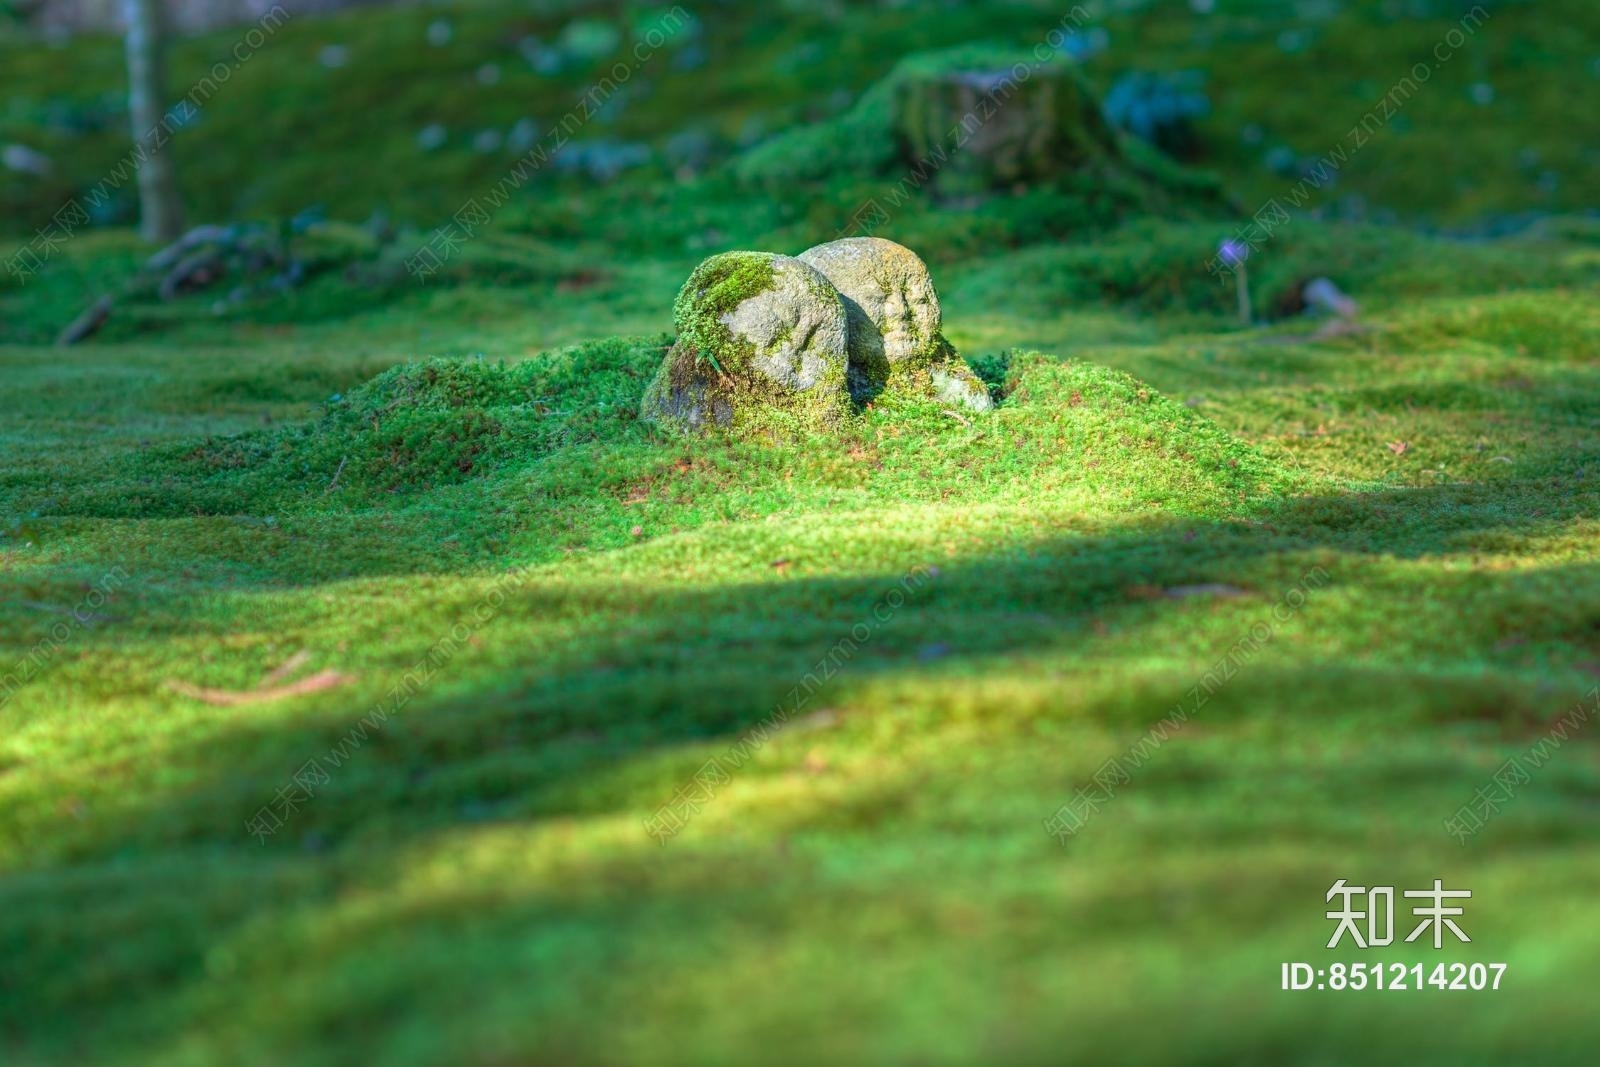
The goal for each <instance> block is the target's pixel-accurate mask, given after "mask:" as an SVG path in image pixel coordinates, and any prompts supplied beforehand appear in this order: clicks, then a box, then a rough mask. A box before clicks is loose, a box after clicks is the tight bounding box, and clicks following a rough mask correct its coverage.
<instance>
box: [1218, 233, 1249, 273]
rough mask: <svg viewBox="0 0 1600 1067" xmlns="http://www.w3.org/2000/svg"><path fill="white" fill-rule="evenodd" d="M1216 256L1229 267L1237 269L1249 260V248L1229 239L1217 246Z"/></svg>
mask: <svg viewBox="0 0 1600 1067" xmlns="http://www.w3.org/2000/svg"><path fill="white" fill-rule="evenodd" d="M1217 255H1218V256H1220V257H1222V261H1223V262H1224V263H1226V264H1227V265H1228V266H1230V267H1237V266H1239V265H1240V264H1241V263H1243V262H1244V261H1245V260H1247V259H1249V258H1250V246H1249V245H1247V244H1245V243H1244V242H1243V241H1235V240H1233V239H1232V238H1229V239H1228V240H1226V241H1223V242H1222V243H1221V244H1220V245H1218V246H1217Z"/></svg>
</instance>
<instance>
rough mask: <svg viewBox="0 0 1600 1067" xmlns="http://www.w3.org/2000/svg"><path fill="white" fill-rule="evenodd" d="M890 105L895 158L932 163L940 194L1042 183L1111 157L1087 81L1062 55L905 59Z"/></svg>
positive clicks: (1112, 140)
mask: <svg viewBox="0 0 1600 1067" xmlns="http://www.w3.org/2000/svg"><path fill="white" fill-rule="evenodd" d="M893 103H894V119H893V122H894V132H895V137H896V140H897V142H898V145H899V149H900V153H901V156H902V162H903V163H904V164H905V165H906V166H907V167H908V168H916V167H919V166H920V167H933V168H936V170H937V174H936V177H935V179H934V182H935V185H936V187H937V188H938V189H939V190H940V191H941V192H944V193H947V194H956V193H975V192H982V191H985V190H988V189H998V188H1009V187H1011V186H1015V185H1018V184H1033V183H1036V182H1046V181H1050V180H1053V179H1055V178H1058V177H1060V176H1061V175H1062V174H1065V173H1072V172H1075V171H1079V170H1083V169H1086V168H1089V169H1095V168H1098V167H1100V166H1102V165H1104V164H1107V163H1110V162H1114V161H1115V160H1117V159H1118V158H1119V156H1120V151H1119V148H1118V139H1117V136H1116V133H1115V131H1114V130H1113V129H1112V128H1111V126H1110V124H1109V123H1108V122H1107V121H1106V119H1105V116H1104V115H1103V114H1102V113H1101V109H1100V103H1099V100H1098V99H1097V98H1096V96H1095V94H1094V91H1093V89H1092V88H1090V86H1089V85H1088V83H1087V82H1086V81H1085V80H1084V78H1083V75H1082V74H1080V73H1079V71H1078V70H1077V68H1076V67H1075V66H1073V65H1072V64H1071V63H1069V62H1066V61H1064V60H1056V61H1051V62H1047V63H1044V64H1037V63H1031V62H1020V61H1019V62H1015V63H1012V64H1006V63H1004V61H1003V60H1002V59H1000V58H999V57H989V59H988V61H985V59H984V58H983V57H981V56H979V55H976V54H974V55H973V56H972V57H971V58H970V59H968V60H966V61H965V62H947V63H943V64H928V65H913V66H910V67H909V68H908V69H907V70H906V71H905V73H904V75H903V76H902V77H901V79H900V80H899V81H898V83H897V84H896V86H895V92H894V97H893Z"/></svg>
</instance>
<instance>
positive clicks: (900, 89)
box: [734, 45, 1222, 213]
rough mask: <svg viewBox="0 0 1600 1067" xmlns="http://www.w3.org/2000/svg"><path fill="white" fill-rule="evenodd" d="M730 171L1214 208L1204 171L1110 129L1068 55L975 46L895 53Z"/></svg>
mask: <svg viewBox="0 0 1600 1067" xmlns="http://www.w3.org/2000/svg"><path fill="white" fill-rule="evenodd" d="M734 170H735V173H736V174H737V176H738V177H739V178H740V179H742V180H744V181H746V182H748V183H752V184H758V185H762V186H766V187H777V186H783V185H792V184H794V183H822V182H828V181H833V180H837V179H840V178H843V177H856V178H870V177H887V176H891V175H894V174H896V173H899V174H901V175H903V176H908V177H910V178H911V179H912V185H913V188H914V189H921V188H923V187H924V186H930V185H931V187H932V188H933V189H934V190H935V192H937V193H939V194H942V195H966V194H971V193H978V192H985V191H991V190H1015V189H1017V188H1019V187H1039V188H1053V189H1058V190H1061V191H1066V192H1076V193H1079V194H1081V195H1084V196H1091V195H1092V196H1094V197H1095V198H1096V199H1097V200H1103V198H1104V196H1105V194H1106V193H1107V192H1108V191H1109V192H1111V193H1114V194H1115V201H1116V204H1117V206H1118V207H1120V208H1123V209H1127V212H1132V211H1136V210H1140V209H1143V210H1157V209H1167V210H1173V209H1178V208H1182V207H1184V206H1186V205H1188V206H1192V207H1195V208H1205V209H1211V210H1215V209H1217V208H1219V207H1220V206H1222V195H1221V190H1220V186H1219V185H1218V183H1217V181H1216V179H1214V178H1212V177H1211V176H1209V175H1206V174H1201V173H1197V172H1193V171H1188V170H1185V169H1184V168H1182V167H1180V166H1178V165H1177V164H1176V163H1174V162H1173V161H1172V160H1170V159H1167V158H1166V157H1164V156H1162V155H1161V154H1160V153H1159V152H1158V151H1156V150H1154V149H1152V148H1150V147H1149V146H1147V145H1144V144H1143V143H1141V142H1138V141H1137V140H1136V139H1134V138H1130V137H1128V136H1126V135H1124V134H1122V133H1120V132H1119V131H1117V130H1115V129H1114V128H1113V127H1111V125H1110V124H1109V123H1107V122H1106V120H1105V118H1104V116H1103V113H1102V110H1101V105H1100V101H1099V99H1098V98H1097V96H1096V95H1095V93H1094V90H1093V89H1092V87H1090V85H1089V84H1088V82H1087V81H1086V80H1085V79H1084V78H1083V76H1082V74H1081V73H1080V72H1079V70H1078V69H1077V67H1076V65H1075V64H1074V63H1073V62H1072V61H1071V60H1070V59H1068V58H1066V57H1064V56H1050V57H1047V58H1046V59H1045V60H1043V61H1040V60H1039V59H1038V58H1037V56H1036V55H1035V54H1034V53H1032V52H1026V51H1023V52H1019V51H1016V50H1013V49H1006V48H998V47H993V46H981V45H979V46H963V47H959V48H953V49H946V50H940V51H932V52H921V53H915V54H913V55H910V56H907V57H906V58H905V59H903V60H901V61H900V63H899V64H897V65H896V66H895V68H894V69H893V70H892V71H891V72H890V73H889V74H888V75H887V76H886V77H884V78H883V79H882V80H881V81H879V82H878V83H877V84H875V85H874V86H872V87H871V88H870V89H868V90H867V91H866V92H865V93H864V94H863V95H862V96H861V98H860V100H858V101H857V102H856V104H855V106H854V107H852V108H851V109H850V110H849V111H848V112H846V113H845V114H843V115H841V116H839V117H837V118H835V119H831V120H829V121H826V122H822V123H818V124H815V125H812V126H806V127H802V128H800V129H797V130H794V131H792V132H789V133H786V134H784V135H782V136H779V137H777V138H774V139H773V140H771V141H768V142H766V143H765V144H762V145H759V146H757V147H756V148H754V149H752V150H751V151H749V152H747V153H746V154H745V155H744V156H743V157H742V158H740V159H739V160H738V161H737V162H736V164H735V167H734ZM1125 213H1126V212H1125Z"/></svg>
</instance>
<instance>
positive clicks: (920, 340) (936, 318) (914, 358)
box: [800, 237, 943, 368]
mask: <svg viewBox="0 0 1600 1067" xmlns="http://www.w3.org/2000/svg"><path fill="white" fill-rule="evenodd" d="M800 260H801V262H803V263H809V264H811V265H812V266H814V267H816V268H817V269H818V270H819V271H821V272H822V273H823V274H824V275H826V276H827V278H828V280H829V281H830V282H832V283H833V285H834V287H835V288H836V289H838V290H839V292H840V294H841V295H842V296H843V297H844V298H845V303H846V306H847V307H848V306H849V305H851V304H854V305H855V307H857V308H859V309H860V312H861V316H864V318H865V319H866V323H861V322H859V321H853V322H852V327H853V328H854V329H855V330H859V329H861V328H864V327H866V326H867V325H868V324H870V328H871V329H872V330H873V332H875V333H876V334H877V337H876V338H863V337H858V336H852V337H851V342H850V350H851V354H852V356H859V358H861V359H865V360H870V359H871V358H872V356H873V355H875V354H876V353H875V351H874V350H875V349H879V350H881V353H882V355H881V358H882V359H885V360H887V361H888V363H889V366H890V367H891V368H892V367H894V366H896V365H897V364H914V363H920V362H924V361H927V360H929V359H931V358H932V356H933V354H934V353H935V351H936V350H937V348H938V343H939V329H940V327H941V325H942V322H943V320H942V317H941V315H940V312H939V295H938V293H937V292H935V291H934V288H933V279H932V278H931V277H930V276H929V275H928V268H927V267H926V266H925V265H924V264H923V262H922V260H921V259H919V258H918V257H917V254H916V253H915V252H912V251H911V250H910V249H909V248H906V247H905V246H904V245H898V244H895V243H894V242H893V241H885V240H883V239H882V238H879V237H850V238H846V239H844V240H842V241H833V242H831V243H829V244H825V245H818V246H817V247H816V248H813V249H811V250H810V251H808V252H806V253H804V254H802V255H801V256H800Z"/></svg>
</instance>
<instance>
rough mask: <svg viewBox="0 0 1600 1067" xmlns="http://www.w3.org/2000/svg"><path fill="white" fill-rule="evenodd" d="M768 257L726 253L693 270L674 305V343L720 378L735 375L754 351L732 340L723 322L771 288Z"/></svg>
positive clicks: (770, 255)
mask: <svg viewBox="0 0 1600 1067" xmlns="http://www.w3.org/2000/svg"><path fill="white" fill-rule="evenodd" d="M777 258H778V257H777V256H776V255H774V254H773V253H771V252H724V253H722V254H721V255H716V256H712V257H711V258H710V259H708V260H706V261H705V262H703V263H701V264H700V265H699V266H698V267H696V268H695V269H694V273H692V274H690V275H689V280H688V281H686V282H684V283H683V288H682V289H681V290H679V292H678V298H677V300H676V301H675V302H674V303H673V305H672V320H673V323H674V325H676V326H677V329H678V343H679V344H680V345H685V346H687V347H688V348H689V349H691V350H692V351H693V352H694V354H695V355H696V356H697V357H698V358H700V359H703V360H705V361H707V362H708V363H710V364H711V366H712V367H713V368H714V369H715V370H716V371H717V372H718V373H720V374H731V373H734V372H736V371H737V370H739V369H740V368H741V367H742V366H743V365H744V363H745V362H746V361H748V359H749V358H750V356H751V354H752V352H753V349H754V346H752V345H751V344H750V342H749V341H747V340H745V339H744V338H740V337H736V336H735V335H734V334H733V333H732V331H730V330H729V329H728V327H727V325H726V324H725V323H724V322H723V321H722V319H723V316H725V315H727V314H729V313H730V312H732V311H733V310H734V309H735V308H737V307H738V306H739V305H740V304H742V303H744V302H745V301H746V300H749V299H750V298H751V297H753V296H759V295H760V294H761V293H764V292H766V291H767V290H768V289H770V288H772V279H773V274H774V268H773V265H772V263H773V260H775V259H777Z"/></svg>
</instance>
